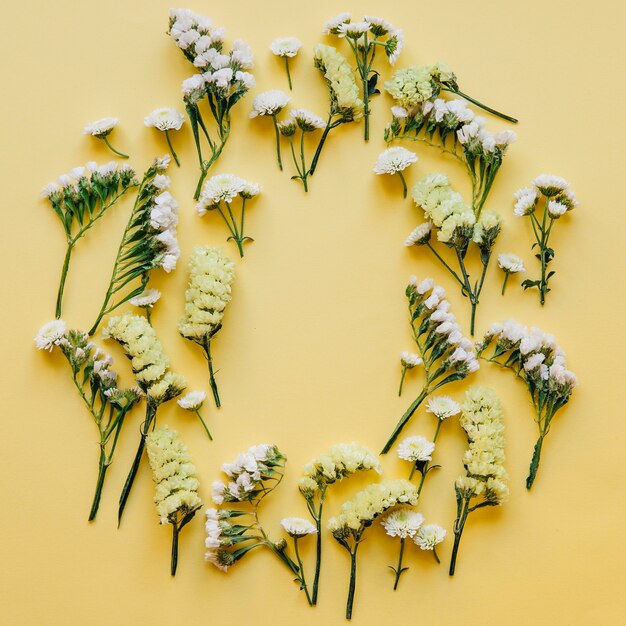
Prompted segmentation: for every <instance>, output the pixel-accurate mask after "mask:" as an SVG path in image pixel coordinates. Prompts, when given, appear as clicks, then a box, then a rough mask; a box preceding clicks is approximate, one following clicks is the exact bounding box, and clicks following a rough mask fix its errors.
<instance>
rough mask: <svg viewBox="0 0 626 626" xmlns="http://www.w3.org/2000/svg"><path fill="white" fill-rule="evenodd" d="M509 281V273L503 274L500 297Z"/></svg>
mask: <svg viewBox="0 0 626 626" xmlns="http://www.w3.org/2000/svg"><path fill="white" fill-rule="evenodd" d="M508 280H509V272H504V282H503V283H502V295H504V291H505V289H506V283H507V281H508Z"/></svg>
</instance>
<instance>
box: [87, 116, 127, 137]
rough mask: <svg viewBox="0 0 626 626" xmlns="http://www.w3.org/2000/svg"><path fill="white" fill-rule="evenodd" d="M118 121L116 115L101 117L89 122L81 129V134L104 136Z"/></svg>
mask: <svg viewBox="0 0 626 626" xmlns="http://www.w3.org/2000/svg"><path fill="white" fill-rule="evenodd" d="M119 121H120V120H119V118H117V117H103V118H102V119H99V120H96V121H95V122H90V123H89V124H87V126H85V128H84V129H83V135H93V136H94V137H106V136H107V135H108V134H109V133H110V132H111V131H112V130H113V129H114V128H115V127H116V126H117V125H118V124H119Z"/></svg>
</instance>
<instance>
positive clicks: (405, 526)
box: [380, 507, 424, 539]
mask: <svg viewBox="0 0 626 626" xmlns="http://www.w3.org/2000/svg"><path fill="white" fill-rule="evenodd" d="M380 523H381V525H382V527H383V528H384V529H385V532H386V533H387V534H388V535H389V536H390V537H399V538H400V539H406V538H407V537H409V538H412V537H414V536H415V533H417V531H418V530H419V528H420V526H421V525H422V524H423V523H424V516H423V515H422V514H421V513H418V512H417V511H413V510H411V509H409V508H406V507H402V508H399V509H395V510H394V511H391V512H390V513H387V515H385V517H383V518H382V519H381V521H380Z"/></svg>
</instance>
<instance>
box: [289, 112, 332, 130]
mask: <svg viewBox="0 0 626 626" xmlns="http://www.w3.org/2000/svg"><path fill="white" fill-rule="evenodd" d="M289 115H290V116H291V117H292V119H293V120H294V121H295V123H296V124H297V125H298V127H299V128H301V129H302V130H303V131H305V132H310V131H313V130H318V129H321V128H325V127H326V122H325V121H324V120H323V119H322V118H321V117H320V116H319V115H315V113H311V111H308V110H307V109H292V110H291V111H290V112H289Z"/></svg>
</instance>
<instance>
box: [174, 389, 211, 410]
mask: <svg viewBox="0 0 626 626" xmlns="http://www.w3.org/2000/svg"><path fill="white" fill-rule="evenodd" d="M205 400H206V392H204V391H189V392H188V393H186V394H185V395H184V396H183V397H182V398H179V399H178V400H177V401H176V402H177V403H178V406H179V407H180V408H181V409H185V410H186V411H197V410H199V409H200V408H202V404H203V402H204V401H205Z"/></svg>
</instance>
